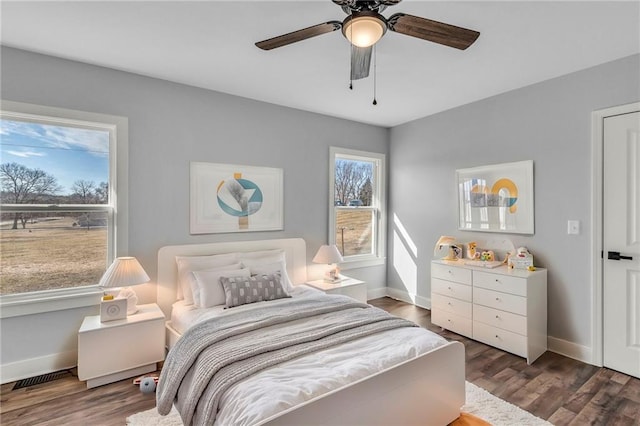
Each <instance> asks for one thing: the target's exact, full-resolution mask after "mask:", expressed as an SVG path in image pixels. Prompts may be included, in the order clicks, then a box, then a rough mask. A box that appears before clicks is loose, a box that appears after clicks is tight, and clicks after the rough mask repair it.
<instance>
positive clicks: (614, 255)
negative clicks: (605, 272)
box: [607, 251, 633, 260]
mask: <svg viewBox="0 0 640 426" xmlns="http://www.w3.org/2000/svg"><path fill="white" fill-rule="evenodd" d="M607 259H609V260H633V256H623V255H621V254H620V252H619V251H610V252H607Z"/></svg>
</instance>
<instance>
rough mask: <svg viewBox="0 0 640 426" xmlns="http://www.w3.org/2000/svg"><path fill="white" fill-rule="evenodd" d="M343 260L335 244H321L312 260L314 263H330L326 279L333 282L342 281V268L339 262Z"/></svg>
mask: <svg viewBox="0 0 640 426" xmlns="http://www.w3.org/2000/svg"><path fill="white" fill-rule="evenodd" d="M342 261H343V259H342V255H341V254H340V251H339V250H338V247H336V246H335V245H334V244H332V245H324V246H321V247H320V248H319V249H318V252H317V253H316V255H315V256H314V258H313V260H312V262H313V263H326V264H327V265H329V268H328V269H327V271H326V272H325V275H324V279H325V281H328V282H333V283H335V282H338V281H340V270H339V269H338V265H337V263H340V262H342Z"/></svg>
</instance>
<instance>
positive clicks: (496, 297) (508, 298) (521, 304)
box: [473, 287, 527, 316]
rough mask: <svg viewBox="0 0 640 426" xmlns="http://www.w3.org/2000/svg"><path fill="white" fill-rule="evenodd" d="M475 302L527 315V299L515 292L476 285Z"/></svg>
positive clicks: (474, 291)
mask: <svg viewBox="0 0 640 426" xmlns="http://www.w3.org/2000/svg"><path fill="white" fill-rule="evenodd" d="M473 303H474V304H478V305H483V306H487V307H489V308H495V309H499V310H501V311H507V312H512V313H514V314H518V315H525V316H526V315H527V299H526V298H525V297H521V296H515V295H513V294H507V293H501V292H499V291H493V290H487V289H484V288H479V287H476V288H474V289H473Z"/></svg>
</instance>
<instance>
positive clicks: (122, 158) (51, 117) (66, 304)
mask: <svg viewBox="0 0 640 426" xmlns="http://www.w3.org/2000/svg"><path fill="white" fill-rule="evenodd" d="M0 117H2V118H5V119H9V120H19V121H28V122H34V123H42V124H52V125H61V126H70V127H80V128H89V129H99V130H103V131H109V202H108V204H93V205H92V204H89V205H84V204H80V205H76V204H71V205H60V206H50V205H39V204H5V205H2V210H3V212H12V211H32V212H44V211H56V210H57V211H65V212H66V211H101V212H107V216H108V221H109V232H108V237H107V259H106V261H107V262H106V264H109V263H110V262H111V261H113V259H114V258H115V257H116V255H117V253H126V252H127V250H128V241H129V239H128V201H129V196H128V169H129V166H128V151H129V150H128V119H127V118H126V117H119V116H113V115H106V114H98V113H91V112H84V111H76V110H70V109H63V108H55V107H47V106H42V105H34V104H26V103H22V102H13V101H5V100H2V101H0ZM101 295H102V291H101V290H100V289H98V287H97V283H96V284H95V285H91V286H82V287H67V288H63V289H52V290H40V291H31V292H26V293H16V294H7V295H0V318H8V317H14V316H21V315H29V314H36V313H42V312H51V311H57V310H62V309H71V308H78V307H84V306H94V305H96V304H98V303H99V301H100V296H101Z"/></svg>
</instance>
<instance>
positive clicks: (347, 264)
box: [340, 257, 386, 271]
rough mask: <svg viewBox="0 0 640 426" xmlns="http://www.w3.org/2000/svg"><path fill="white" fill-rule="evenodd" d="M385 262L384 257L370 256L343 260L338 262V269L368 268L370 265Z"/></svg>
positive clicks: (378, 264)
mask: <svg viewBox="0 0 640 426" xmlns="http://www.w3.org/2000/svg"><path fill="white" fill-rule="evenodd" d="M385 263H386V259H385V258H384V257H371V258H368V259H354V260H344V261H343V262H341V263H340V270H342V271H348V270H350V269H358V268H369V267H371V266H380V265H384V264H385Z"/></svg>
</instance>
